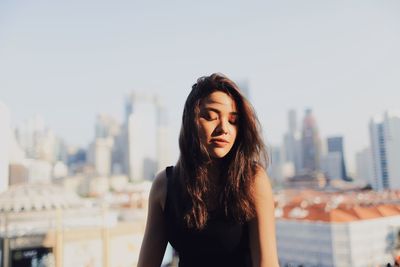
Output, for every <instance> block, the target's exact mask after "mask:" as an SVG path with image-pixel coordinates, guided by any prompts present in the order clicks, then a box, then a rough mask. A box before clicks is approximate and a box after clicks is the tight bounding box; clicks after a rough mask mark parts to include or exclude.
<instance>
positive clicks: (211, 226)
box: [164, 167, 251, 267]
mask: <svg viewBox="0 0 400 267" xmlns="http://www.w3.org/2000/svg"><path fill="white" fill-rule="evenodd" d="M166 173H167V197H166V200H165V207H164V218H165V221H166V232H167V240H168V242H169V243H170V244H171V246H172V247H173V248H174V249H175V251H177V253H178V254H179V267H197V266H198V267H200V266H201V267H213V266H218V267H224V266H227V267H228V266H229V267H247V266H251V258H250V249H249V233H248V224H247V223H244V224H240V223H237V222H235V221H232V220H229V219H228V218H226V217H225V215H224V214H223V212H222V211H221V210H216V211H213V212H210V217H209V220H208V222H207V225H206V226H205V227H204V228H203V229H202V230H195V229H188V228H187V227H186V226H185V225H184V220H183V215H182V214H183V213H182V211H183V207H184V199H183V197H182V192H181V187H180V185H179V184H178V179H177V178H176V177H175V176H174V175H173V170H172V167H167V169H166Z"/></svg>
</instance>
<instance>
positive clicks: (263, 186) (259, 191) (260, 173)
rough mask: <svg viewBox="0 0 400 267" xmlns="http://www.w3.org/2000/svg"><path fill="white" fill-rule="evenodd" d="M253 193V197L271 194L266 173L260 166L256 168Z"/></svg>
mask: <svg viewBox="0 0 400 267" xmlns="http://www.w3.org/2000/svg"><path fill="white" fill-rule="evenodd" d="M253 192H254V194H255V197H257V196H260V195H261V196H262V195H265V194H272V189H271V182H270V178H269V177H268V174H267V172H266V171H265V169H264V168H263V167H261V166H257V169H256V174H255V177H254V184H253Z"/></svg>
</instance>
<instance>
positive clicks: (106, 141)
mask: <svg viewBox="0 0 400 267" xmlns="http://www.w3.org/2000/svg"><path fill="white" fill-rule="evenodd" d="M113 142H114V140H113V139H112V138H111V137H108V138H96V139H95V140H94V142H93V143H92V144H91V146H90V149H89V151H90V161H91V163H92V164H93V166H94V168H95V171H96V174H97V175H100V176H103V177H108V176H110V175H111V164H112V148H113V144H114V143H113Z"/></svg>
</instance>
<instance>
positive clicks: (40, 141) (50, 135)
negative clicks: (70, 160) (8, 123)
mask: <svg viewBox="0 0 400 267" xmlns="http://www.w3.org/2000/svg"><path fill="white" fill-rule="evenodd" d="M15 136H16V139H17V141H18V144H19V145H20V146H21V148H22V149H23V150H24V152H25V153H26V157H27V158H31V159H39V160H44V161H47V162H50V163H55V162H57V161H59V160H63V161H66V160H67V152H66V148H65V145H64V143H63V142H62V140H61V139H60V138H58V137H57V136H56V135H55V134H54V132H53V131H52V130H51V129H48V128H46V127H45V123H44V120H43V118H42V117H41V116H38V115H36V116H34V117H33V118H31V119H28V120H26V121H25V122H23V123H21V124H20V125H19V126H18V127H17V128H16V130H15Z"/></svg>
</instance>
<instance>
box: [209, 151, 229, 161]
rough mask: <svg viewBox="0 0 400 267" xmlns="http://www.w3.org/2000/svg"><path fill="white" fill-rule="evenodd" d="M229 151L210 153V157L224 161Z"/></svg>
mask: <svg viewBox="0 0 400 267" xmlns="http://www.w3.org/2000/svg"><path fill="white" fill-rule="evenodd" d="M228 153H229V150H226V151H210V156H211V157H212V158H215V159H222V158H224V157H225V156H226V155H228Z"/></svg>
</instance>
